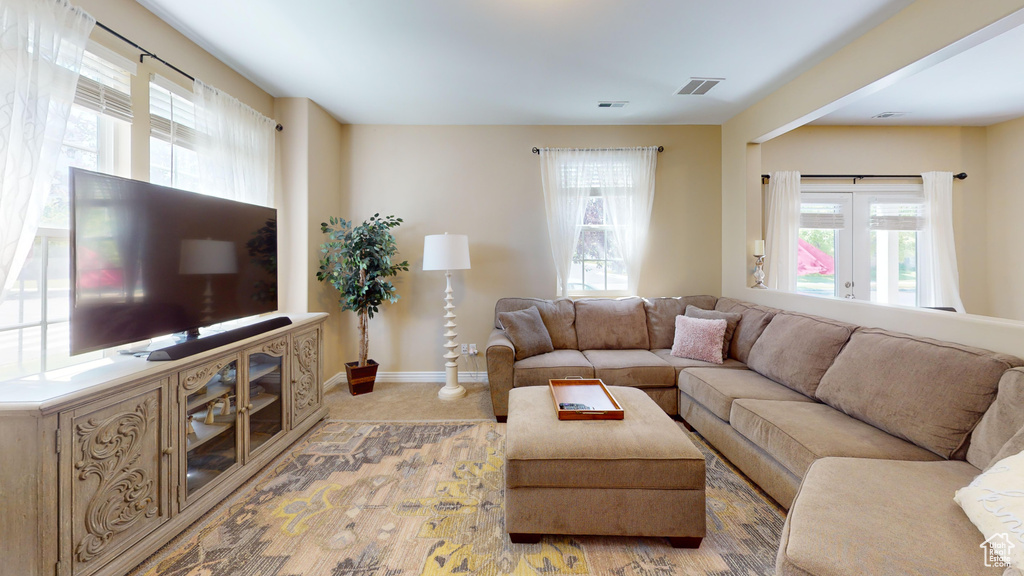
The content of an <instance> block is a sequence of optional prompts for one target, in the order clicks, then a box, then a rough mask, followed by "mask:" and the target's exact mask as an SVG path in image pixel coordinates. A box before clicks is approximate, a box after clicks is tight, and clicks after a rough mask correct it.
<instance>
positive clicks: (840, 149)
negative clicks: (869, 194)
mask: <svg viewBox="0 0 1024 576" xmlns="http://www.w3.org/2000/svg"><path fill="white" fill-rule="evenodd" d="M985 133H986V129H985V128H983V127H957V126H922V127H917V126H901V127H874V126H804V127H801V128H797V129H796V130H793V131H792V132H788V133H786V134H783V135H782V136H779V137H778V138H774V139H772V140H769V141H767V142H765V143H764V144H763V145H762V146H761V171H762V172H764V173H770V172H773V171H776V170H799V171H800V172H801V173H803V174H920V173H922V172H927V171H931V170H944V171H951V172H967V174H968V178H967V180H962V181H961V180H955V181H954V185H953V212H954V217H953V231H954V236H955V238H956V250H957V261H958V263H959V272H960V296H961V298H962V299H963V302H964V307H965V308H966V309H967V311H968V312H970V313H972V314H981V315H985V316H991V315H993V314H992V310H991V309H990V307H989V294H988V293H989V286H990V284H989V272H988V265H987V258H986V253H987V250H988V248H987V245H988V228H989V226H988V221H987V220H988V214H987V210H986V205H987V204H986V195H987V187H986V172H987V167H986V163H985V158H986V154H985V147H986V139H985ZM830 182H831V181H830ZM836 182H838V181H836ZM877 182H880V181H877V180H872V181H862V183H867V184H870V183H877ZM919 182H920V181H918V183H919ZM844 183H847V184H848V183H849V181H848V180H847V181H844ZM902 183H906V182H902ZM1021 318H1022V319H1024V317H1021Z"/></svg>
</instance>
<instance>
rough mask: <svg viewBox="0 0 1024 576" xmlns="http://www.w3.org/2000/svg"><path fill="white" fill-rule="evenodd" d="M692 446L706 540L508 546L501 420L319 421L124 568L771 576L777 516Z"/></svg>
mask: <svg viewBox="0 0 1024 576" xmlns="http://www.w3.org/2000/svg"><path fill="white" fill-rule="evenodd" d="M693 438H694V441H695V443H696V444H697V446H698V447H699V448H700V449H701V450H702V451H703V452H704V454H705V458H706V459H707V463H708V465H707V470H708V479H707V514H708V534H707V537H706V538H705V539H704V542H703V543H702V545H701V547H700V548H699V549H695V550H694V549H674V548H672V547H671V546H670V545H669V544H668V542H667V540H665V539H663V538H623V537H616V538H613V537H559V536H547V537H544V538H543V539H542V540H541V542H540V543H538V544H512V543H511V542H510V541H509V539H508V535H507V534H506V533H505V531H504V498H503V490H504V470H503V467H504V446H505V424H499V423H496V422H484V421H479V420H478V421H472V422H457V421H452V422H436V421H435V422H391V423H371V422H341V421H328V422H326V423H324V424H321V425H319V426H318V427H317V428H316V429H315V430H314V431H312V432H311V433H310V434H309V435H307V436H306V437H305V438H304V439H303V440H301V441H300V442H299V443H297V444H296V445H295V446H293V447H292V448H291V449H290V450H289V451H288V452H286V453H285V454H284V455H283V456H282V457H281V458H279V459H278V460H277V461H275V462H274V463H273V464H272V465H270V466H268V467H267V468H266V469H264V470H263V471H262V472H260V473H259V475H258V476H257V477H256V478H255V479H254V480H253V481H252V482H250V483H249V484H247V485H246V486H244V487H243V488H242V489H240V490H238V491H237V492H235V493H234V494H232V495H231V496H230V497H229V498H227V499H226V500H225V501H224V502H223V503H222V504H220V505H219V506H218V507H217V508H215V509H214V510H213V511H211V513H210V514H208V515H207V516H206V517H204V518H203V519H201V520H200V521H198V522H196V523H195V524H194V525H193V526H192V527H190V528H189V529H188V530H186V531H185V532H184V533H183V534H182V535H181V536H179V537H178V538H177V539H175V540H174V541H172V542H170V543H169V544H168V545H167V546H165V547H164V548H163V549H162V550H160V551H159V552H158V553H157V554H155V555H154V556H153V557H151V558H150V559H149V560H147V561H146V562H145V563H143V564H142V565H140V566H139V567H138V568H137V569H136V571H135V572H134V574H136V575H139V576H229V575H230V576H293V575H303V576H406V575H456V574H458V575H465V574H481V575H488V576H491V575H493V576H499V575H506V574H508V575H520V576H525V575H536V576H541V575H555V574H572V575H584V574H595V575H605V574H607V575H615V576H674V575H715V576H725V575H742V574H749V575H761V574H772V573H773V572H774V559H775V549H776V548H777V546H778V541H779V534H780V533H781V529H782V523H783V517H782V514H781V513H780V512H779V511H778V510H777V509H776V508H775V507H774V506H773V505H772V504H770V503H769V502H768V501H767V500H765V498H764V497H763V496H762V495H761V494H760V493H759V492H758V491H757V490H756V489H755V488H753V487H752V486H751V485H750V484H749V483H747V482H746V481H745V480H744V479H743V478H741V477H740V476H739V475H737V474H736V473H735V471H733V470H732V468H731V467H730V466H729V465H728V464H727V463H726V462H725V461H724V460H722V459H721V458H719V457H718V455H717V454H715V453H714V452H713V451H712V450H709V449H708V447H707V446H705V445H704V444H703V442H702V441H700V439H699V438H698V437H696V436H694V437H693Z"/></svg>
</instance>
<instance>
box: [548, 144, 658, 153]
mask: <svg viewBox="0 0 1024 576" xmlns="http://www.w3.org/2000/svg"><path fill="white" fill-rule="evenodd" d="M576 150H632V148H576ZM664 151H665V147H664V146H658V152H664ZM533 153H534V154H540V148H537V147H536V146H534V148H533Z"/></svg>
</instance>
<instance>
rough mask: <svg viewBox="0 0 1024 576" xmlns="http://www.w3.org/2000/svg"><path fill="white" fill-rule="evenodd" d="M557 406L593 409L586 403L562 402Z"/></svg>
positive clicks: (567, 408) (563, 408)
mask: <svg viewBox="0 0 1024 576" xmlns="http://www.w3.org/2000/svg"><path fill="white" fill-rule="evenodd" d="M558 407H559V408H561V409H562V410H593V408H591V407H590V406H587V405H586V404H576V403H574V402H562V403H561V404H559V405H558Z"/></svg>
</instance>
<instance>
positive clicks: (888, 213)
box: [868, 203, 925, 230]
mask: <svg viewBox="0 0 1024 576" xmlns="http://www.w3.org/2000/svg"><path fill="white" fill-rule="evenodd" d="M924 226H925V214H924V204H916V203H914V204H907V203H901V204H891V203H872V204H871V212H870V216H869V218H868V229H870V230H923V229H924Z"/></svg>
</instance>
